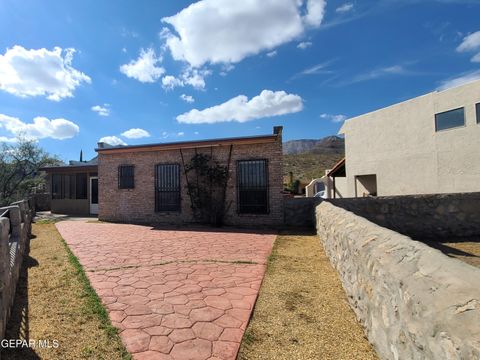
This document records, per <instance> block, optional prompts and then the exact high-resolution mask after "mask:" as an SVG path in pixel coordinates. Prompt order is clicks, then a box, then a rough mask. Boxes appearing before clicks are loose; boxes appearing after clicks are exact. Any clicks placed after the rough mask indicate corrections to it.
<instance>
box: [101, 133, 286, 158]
mask: <svg viewBox="0 0 480 360" xmlns="http://www.w3.org/2000/svg"><path fill="white" fill-rule="evenodd" d="M279 135H280V134H273V135H261V136H247V137H235V138H222V139H210V140H196V141H181V142H171V143H157V144H144V145H127V146H108V144H107V146H108V147H105V145H106V144H102V143H99V144H98V145H99V146H98V148H96V149H95V151H97V152H99V153H100V152H101V153H106V154H109V153H119V152H144V151H159V150H179V149H194V148H201V147H212V146H226V145H227V146H228V145H252V144H262V143H272V142H275V141H276V140H277V138H278V136H279Z"/></svg>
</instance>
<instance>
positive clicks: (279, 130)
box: [273, 126, 283, 142]
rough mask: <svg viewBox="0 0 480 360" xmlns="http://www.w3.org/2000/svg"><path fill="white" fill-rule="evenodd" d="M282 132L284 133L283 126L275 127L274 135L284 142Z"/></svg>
mask: <svg viewBox="0 0 480 360" xmlns="http://www.w3.org/2000/svg"><path fill="white" fill-rule="evenodd" d="M282 132H283V126H274V127H273V135H277V140H280V142H281V141H282Z"/></svg>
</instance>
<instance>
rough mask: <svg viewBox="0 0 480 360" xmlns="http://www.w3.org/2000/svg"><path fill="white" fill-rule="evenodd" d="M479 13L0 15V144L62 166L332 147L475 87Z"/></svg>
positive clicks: (354, 4) (209, 7) (216, 7)
mask: <svg viewBox="0 0 480 360" xmlns="http://www.w3.org/2000/svg"><path fill="white" fill-rule="evenodd" d="M479 13H480V0H479V1H475V0H470V1H466V0H465V1H454V0H451V1H447V0H444V1H440V0H438V1H433V0H432V1H427V0H425V1H414V0H409V1H408V0H405V1H402V0H397V1H395V0H377V1H369V0H365V1H353V0H352V1H349V0H347V1H333V0H326V1H325V0H304V1H300V0H258V1H255V0H245V1H242V2H234V1H230V0H202V1H199V2H196V3H194V4H193V5H191V4H190V2H187V1H154V0H143V1H126V0H118V1H98V0H96V1H93V0H83V1H75V2H74V1H56V0H55V1H54V0H51V1H42V2H40V1H37V0H22V1H17V0H2V1H1V2H0V33H1V34H2V36H1V37H0V140H1V141H13V139H14V138H15V136H16V135H18V134H20V133H21V134H24V135H25V136H27V137H32V138H36V139H38V141H39V143H40V145H41V146H42V147H44V148H45V149H46V150H47V151H49V152H51V153H53V154H57V155H59V156H60V157H61V158H62V159H64V160H68V159H77V158H78V154H79V152H80V149H83V152H84V154H85V157H93V156H94V155H95V153H94V150H93V149H94V147H95V145H96V142H97V141H98V140H99V139H101V138H106V139H104V140H108V141H110V142H113V143H122V142H123V143H127V144H139V143H152V142H169V141H181V140H192V139H205V138H213V137H230V136H243V135H245V136H247V135H255V134H265V133H270V132H271V131H272V127H273V126H274V125H283V126H284V138H285V139H286V140H289V139H300V138H320V137H324V136H327V135H331V134H335V133H337V131H338V129H339V128H340V126H341V124H342V122H343V120H344V119H345V118H348V117H352V116H356V115H359V114H362V113H365V112H368V111H371V110H374V109H377V108H380V107H383V106H386V105H389V104H393V103H396V102H399V101H402V100H406V99H408V98H411V97H415V96H418V95H421V94H423V93H427V92H430V91H433V90H436V89H442V88H446V87H449V86H453V85H457V84H460V83H462V82H465V81H468V80H472V79H476V78H480V21H479V17H478V14H479Z"/></svg>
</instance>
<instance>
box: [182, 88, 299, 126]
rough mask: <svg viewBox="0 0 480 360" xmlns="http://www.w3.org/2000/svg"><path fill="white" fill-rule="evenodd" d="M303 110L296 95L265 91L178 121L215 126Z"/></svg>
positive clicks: (196, 111) (184, 116)
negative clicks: (216, 124)
mask: <svg viewBox="0 0 480 360" xmlns="http://www.w3.org/2000/svg"><path fill="white" fill-rule="evenodd" d="M302 109H303V100H302V98H301V97H300V96H298V95H295V94H287V93H286V92H285V91H275V92H274V91H271V90H263V91H262V92H261V93H260V95H257V96H255V97H253V98H251V99H250V100H249V99H248V98H247V97H246V96H245V95H238V96H236V97H234V98H232V99H230V100H228V101H226V102H224V103H222V104H220V105H216V106H212V107H210V108H207V109H204V110H197V109H193V110H191V111H189V112H186V113H184V114H181V115H179V116H177V121H178V122H180V123H186V124H214V123H218V122H228V121H237V122H246V121H250V120H254V119H260V118H265V117H270V116H278V115H285V114H291V113H296V112H299V111H301V110H302Z"/></svg>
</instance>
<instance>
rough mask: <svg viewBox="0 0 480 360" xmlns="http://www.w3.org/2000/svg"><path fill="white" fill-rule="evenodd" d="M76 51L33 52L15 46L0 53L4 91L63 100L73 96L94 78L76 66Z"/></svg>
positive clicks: (0, 74) (56, 49) (1, 80)
mask: <svg viewBox="0 0 480 360" xmlns="http://www.w3.org/2000/svg"><path fill="white" fill-rule="evenodd" d="M74 54H75V49H73V48H67V49H62V48H60V47H55V48H53V50H47V49H45V48H42V49H37V50H35V49H31V50H27V49H25V48H24V47H22V46H19V45H15V46H14V47H13V48H10V49H7V50H6V51H5V54H3V55H1V54H0V89H2V90H4V91H6V92H9V93H10V94H13V95H16V96H21V97H27V96H46V97H47V99H49V100H54V101H59V100H61V99H63V98H66V97H73V91H74V90H75V89H76V88H77V87H78V86H80V84H81V83H83V82H85V83H90V82H91V79H90V77H88V76H87V75H85V74H84V73H83V72H81V71H79V70H77V69H75V68H73V67H72V60H73V55H74Z"/></svg>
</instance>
